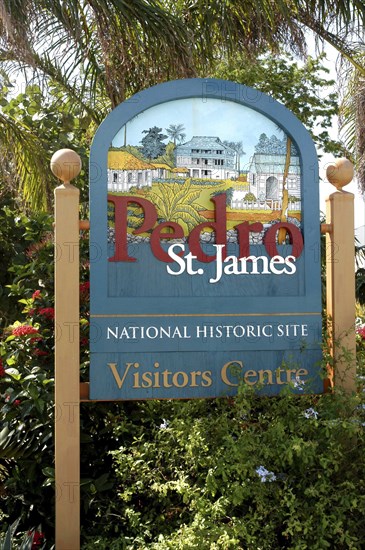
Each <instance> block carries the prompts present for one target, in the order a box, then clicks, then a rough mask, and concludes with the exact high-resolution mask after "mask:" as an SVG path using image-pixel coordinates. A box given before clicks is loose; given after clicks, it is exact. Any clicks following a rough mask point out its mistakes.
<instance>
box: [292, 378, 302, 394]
mask: <svg viewBox="0 0 365 550" xmlns="http://www.w3.org/2000/svg"><path fill="white" fill-rule="evenodd" d="M291 381H292V384H293V387H294V388H296V389H297V390H298V391H303V390H304V386H305V382H304V380H302V379H301V378H300V377H299V376H296V377H295V378H292V380H291Z"/></svg>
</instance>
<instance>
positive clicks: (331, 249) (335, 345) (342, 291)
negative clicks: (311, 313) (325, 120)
mask: <svg viewBox="0 0 365 550" xmlns="http://www.w3.org/2000/svg"><path fill="white" fill-rule="evenodd" d="M353 175H354V168H353V165H352V163H351V162H350V161H349V160H347V159H345V158H341V159H338V160H336V161H335V162H334V163H333V164H331V165H329V166H328V168H327V179H328V181H329V182H330V183H332V185H334V186H335V187H336V189H337V191H336V192H335V193H332V194H331V195H330V196H329V197H328V199H327V201H326V222H327V224H329V231H328V232H327V236H326V281H327V288H326V293H327V316H328V320H329V331H330V334H331V347H332V350H331V351H332V354H333V359H334V384H335V386H337V387H340V388H343V389H344V390H346V391H349V392H352V391H355V390H356V338H355V276H354V269H355V242H354V195H353V194H352V193H348V192H347V191H343V189H342V188H343V187H345V185H347V184H348V183H350V182H351V180H352V178H353Z"/></svg>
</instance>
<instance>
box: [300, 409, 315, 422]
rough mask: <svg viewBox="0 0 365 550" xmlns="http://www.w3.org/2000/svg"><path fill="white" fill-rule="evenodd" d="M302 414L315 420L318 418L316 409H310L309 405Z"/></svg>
mask: <svg viewBox="0 0 365 550" xmlns="http://www.w3.org/2000/svg"><path fill="white" fill-rule="evenodd" d="M303 414H304V416H305V417H306V418H315V419H316V420H317V418H318V413H317V411H315V410H314V409H312V407H310V408H309V409H307V410H306V411H304V413H303Z"/></svg>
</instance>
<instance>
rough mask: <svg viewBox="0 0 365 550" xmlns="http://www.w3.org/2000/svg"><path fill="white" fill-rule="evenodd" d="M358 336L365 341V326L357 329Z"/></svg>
mask: <svg viewBox="0 0 365 550" xmlns="http://www.w3.org/2000/svg"><path fill="white" fill-rule="evenodd" d="M356 332H357V334H360V336H361V338H362V339H363V340H365V325H362V326H361V327H358V328H357V329H356Z"/></svg>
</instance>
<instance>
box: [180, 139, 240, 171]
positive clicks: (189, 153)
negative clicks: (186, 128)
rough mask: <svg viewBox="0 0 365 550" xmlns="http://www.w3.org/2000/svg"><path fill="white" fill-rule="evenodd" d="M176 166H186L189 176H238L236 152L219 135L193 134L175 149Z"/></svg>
mask: <svg viewBox="0 0 365 550" xmlns="http://www.w3.org/2000/svg"><path fill="white" fill-rule="evenodd" d="M174 153H175V163H176V167H177V168H186V169H187V170H188V171H189V176H190V177H191V178H197V179H235V178H237V176H238V170H237V153H236V151H235V150H234V149H232V148H231V147H229V146H228V145H225V144H224V143H222V142H221V140H220V139H219V137H214V136H194V137H193V138H192V139H191V140H190V141H187V142H186V143H182V144H180V145H177V147H176V149H175V152H174Z"/></svg>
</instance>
